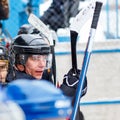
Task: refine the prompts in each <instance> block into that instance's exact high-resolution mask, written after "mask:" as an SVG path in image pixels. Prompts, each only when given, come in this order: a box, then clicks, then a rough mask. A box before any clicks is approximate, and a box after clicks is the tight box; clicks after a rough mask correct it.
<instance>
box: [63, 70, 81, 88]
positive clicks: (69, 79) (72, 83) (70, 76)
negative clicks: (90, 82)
mask: <svg viewBox="0 0 120 120" xmlns="http://www.w3.org/2000/svg"><path fill="white" fill-rule="evenodd" d="M79 76H80V70H79V69H78V70H77V72H76V74H74V71H73V69H70V70H69V72H68V73H67V74H65V75H64V79H63V84H65V85H67V86H69V87H72V88H75V89H76V88H77V85H78V82H79Z"/></svg>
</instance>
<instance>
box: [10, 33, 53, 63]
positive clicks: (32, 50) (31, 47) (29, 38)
mask: <svg viewBox="0 0 120 120" xmlns="http://www.w3.org/2000/svg"><path fill="white" fill-rule="evenodd" d="M50 52H51V50H50V45H49V42H48V40H47V39H46V38H44V37H43V36H40V35H37V34H36V35H34V34H20V35H18V36H16V37H15V38H14V42H13V44H12V54H13V55H14V57H13V58H15V61H14V62H15V64H23V65H24V64H25V62H26V60H27V58H28V56H29V55H36V54H38V55H49V54H50Z"/></svg>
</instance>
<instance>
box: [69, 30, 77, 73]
mask: <svg viewBox="0 0 120 120" xmlns="http://www.w3.org/2000/svg"><path fill="white" fill-rule="evenodd" d="M77 36H78V33H77V32H75V31H72V30H71V31H70V38H71V55H72V56H71V57H72V69H73V71H74V73H76V72H77V55H76V44H77Z"/></svg>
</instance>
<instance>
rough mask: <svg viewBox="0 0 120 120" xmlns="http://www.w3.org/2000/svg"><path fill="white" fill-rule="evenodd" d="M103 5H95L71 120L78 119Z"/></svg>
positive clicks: (99, 3) (97, 3) (98, 3)
mask: <svg viewBox="0 0 120 120" xmlns="http://www.w3.org/2000/svg"><path fill="white" fill-rule="evenodd" d="M102 4H103V3H102V2H96V3H95V10H94V14H93V18H92V24H91V29H90V35H89V38H88V42H87V46H86V50H85V55H84V59H83V63H82V69H81V74H80V79H79V83H78V87H77V91H76V98H75V103H74V108H73V112H72V116H71V120H75V119H76V114H77V110H78V106H79V102H80V97H81V93H82V87H83V84H84V80H85V76H86V73H87V69H88V65H89V61H90V56H91V51H92V43H93V40H94V36H95V32H96V28H97V24H98V20H99V16H100V12H101V7H102Z"/></svg>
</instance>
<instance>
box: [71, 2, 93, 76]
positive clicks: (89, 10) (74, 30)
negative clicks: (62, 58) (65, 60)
mask: <svg viewBox="0 0 120 120" xmlns="http://www.w3.org/2000/svg"><path fill="white" fill-rule="evenodd" d="M94 8H95V2H93V1H92V2H90V3H89V4H88V5H87V6H86V7H85V8H83V9H82V10H81V11H80V12H79V13H78V15H77V16H76V17H75V18H74V20H73V22H72V23H71V25H70V39H71V55H72V56H71V57H72V69H73V71H74V73H75V74H76V70H77V55H76V43H77V37H78V34H79V31H80V29H81V28H82V26H83V25H84V24H85V23H86V22H87V21H88V20H89V19H90V18H91V17H92V15H93V12H94Z"/></svg>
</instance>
